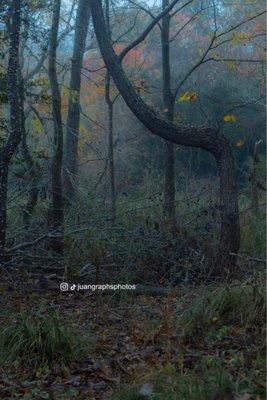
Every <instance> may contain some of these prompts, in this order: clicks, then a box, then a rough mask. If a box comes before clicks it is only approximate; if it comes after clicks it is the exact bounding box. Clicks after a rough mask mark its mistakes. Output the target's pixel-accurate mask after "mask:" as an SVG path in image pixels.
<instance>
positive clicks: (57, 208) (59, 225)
mask: <svg viewBox="0 0 267 400" xmlns="http://www.w3.org/2000/svg"><path fill="white" fill-rule="evenodd" d="M60 6H61V0H54V6H53V19H52V27H51V32H50V48H49V80H50V86H51V94H52V111H53V120H54V154H53V158H52V168H51V178H52V210H51V218H52V228H53V231H55V232H58V233H59V236H58V237H57V238H55V239H54V240H53V242H52V249H53V251H54V252H55V253H57V254H60V255H62V254H63V222H64V211H63V195H62V177H61V173H62V156H63V130H62V119H61V97H60V90H59V85H58V81H57V70H56V51H57V43H58V27H59V18H60Z"/></svg>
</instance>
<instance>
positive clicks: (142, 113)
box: [90, 0, 240, 265]
mask: <svg viewBox="0 0 267 400" xmlns="http://www.w3.org/2000/svg"><path fill="white" fill-rule="evenodd" d="M90 5H91V13H92V19H93V24H94V28H95V33H96V37H97V41H98V44H99V48H100V51H101V54H102V57H103V59H104V61H105V64H106V66H107V68H108V70H109V73H110V74H111V76H112V78H113V80H114V82H115V84H116V86H117V88H118V90H119V92H120V93H121V95H122V97H123V98H124V100H125V102H126V104H127V105H128V107H129V108H130V109H131V110H132V112H133V113H134V114H135V115H136V117H137V118H138V119H139V120H140V121H141V122H142V123H143V124H144V125H145V126H146V127H147V128H148V129H149V130H150V131H151V132H152V133H154V134H156V135H158V136H160V137H162V138H163V139H165V140H168V141H170V142H173V143H176V144H179V145H184V146H190V147H199V148H201V149H204V150H206V151H208V152H210V153H211V154H213V156H214V157H215V159H216V160H217V164H218V169H219V175H220V192H221V196H220V199H221V205H220V207H221V238H220V245H219V249H218V250H219V251H218V254H220V255H222V256H223V257H221V258H219V259H220V260H222V262H223V264H224V265H228V264H229V263H230V262H231V261H232V256H231V253H237V252H238V250H239V244H240V228H239V214H238V197H237V188H236V179H235V167H234V157H233V153H232V149H231V146H230V144H229V141H228V139H227V138H226V137H225V136H224V135H222V134H220V133H219V132H218V130H217V129H215V128H212V127H206V126H205V127H195V126H185V125H174V124H173V123H171V122H169V121H167V120H164V119H161V118H159V117H158V115H157V113H156V112H155V111H154V110H153V109H151V108H150V107H149V106H147V104H145V102H144V101H143V100H142V98H141V97H140V96H139V95H138V94H137V93H136V91H135V89H134V88H133V86H132V84H131V83H130V81H129V80H128V78H127V77H126V75H125V73H124V70H123V68H122V65H121V61H120V58H119V57H118V56H117V55H116V54H115V52H114V50H113V47H112V43H111V41H110V39H109V37H108V33H107V30H106V29H105V22H104V15H103V10H102V6H101V1H100V0H90Z"/></svg>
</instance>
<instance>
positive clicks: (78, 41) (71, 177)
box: [63, 0, 90, 203]
mask: <svg viewBox="0 0 267 400" xmlns="http://www.w3.org/2000/svg"><path fill="white" fill-rule="evenodd" d="M89 17H90V4H89V2H88V0H79V3H78V9H77V15H76V21H75V34H74V47H73V54H72V60H71V79H70V95H69V106H68V117H67V130H66V141H65V155H64V169H63V186H64V197H65V199H66V202H67V203H69V202H71V201H72V200H73V197H74V195H75V188H74V186H73V183H74V182H75V179H76V178H77V170H78V139H79V124H80V90H81V72H82V61H83V55H84V51H85V45H86V35H87V31H88V25H89Z"/></svg>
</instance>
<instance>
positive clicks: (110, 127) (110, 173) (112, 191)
mask: <svg viewBox="0 0 267 400" xmlns="http://www.w3.org/2000/svg"><path fill="white" fill-rule="evenodd" d="M109 8H110V7H109V0H106V1H105V11H106V26H107V32H108V35H109V39H110V40H111V29H110V20H109V18H110V15H109V14H110V10H109ZM105 100H106V103H107V106H108V179H109V182H108V185H109V203H110V208H111V212H110V214H111V222H112V224H114V222H115V218H116V192H115V171H114V137H113V105H114V100H112V99H111V96H110V74H109V71H108V70H107V73H106V84H105Z"/></svg>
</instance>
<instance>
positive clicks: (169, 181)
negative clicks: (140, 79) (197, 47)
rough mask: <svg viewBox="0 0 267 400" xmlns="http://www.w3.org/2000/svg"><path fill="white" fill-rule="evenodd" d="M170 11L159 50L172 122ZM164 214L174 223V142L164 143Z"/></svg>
mask: <svg viewBox="0 0 267 400" xmlns="http://www.w3.org/2000/svg"><path fill="white" fill-rule="evenodd" d="M168 6H169V0H162V11H165V10H166V8H167V7H168ZM170 19H171V16H170V13H169V12H167V13H166V14H165V15H164V16H163V17H162V25H161V52H162V92H163V111H164V114H165V116H166V119H167V120H168V121H170V122H173V114H174V101H175V98H174V96H173V94H172V90H171V68H170ZM164 214H165V217H166V218H167V221H168V223H169V224H170V225H172V226H173V225H175V157H174V144H173V143H172V142H166V143H165V184H164Z"/></svg>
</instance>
